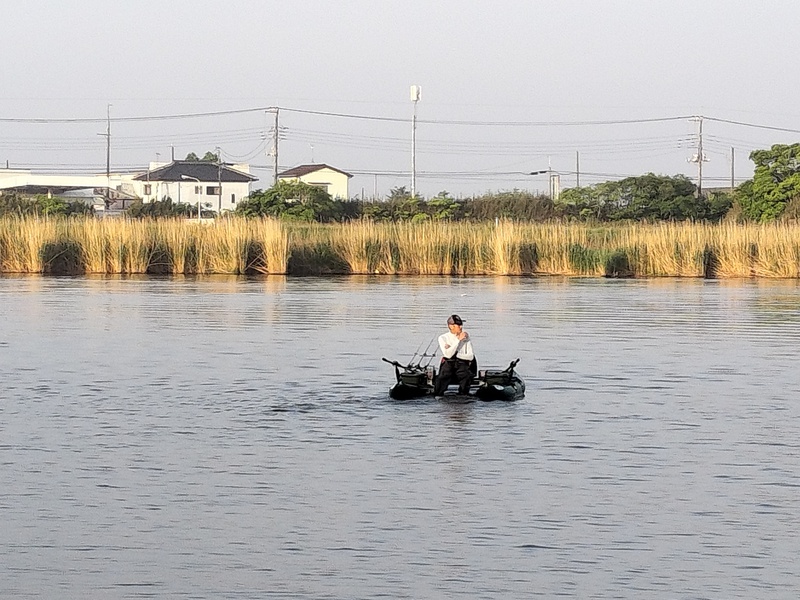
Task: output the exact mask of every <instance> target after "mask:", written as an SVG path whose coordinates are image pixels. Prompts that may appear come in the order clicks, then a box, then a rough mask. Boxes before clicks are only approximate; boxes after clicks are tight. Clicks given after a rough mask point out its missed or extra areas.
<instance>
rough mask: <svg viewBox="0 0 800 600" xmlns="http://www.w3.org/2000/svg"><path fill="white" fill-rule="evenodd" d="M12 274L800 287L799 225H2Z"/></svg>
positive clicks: (2, 249)
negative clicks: (754, 282)
mask: <svg viewBox="0 0 800 600" xmlns="http://www.w3.org/2000/svg"><path fill="white" fill-rule="evenodd" d="M0 271H2V272H6V273H108V274H117V273H121V274H133V273H185V274H193V273H202V274H211V273H232V274H245V273H263V274H269V273H274V274H278V273H282V274H284V273H290V274H324V273H362V274H364V273H376V274H398V275H405V274H424V275H527V274H554V275H555V274H560V275H589V276H603V275H607V276H638V277H660V276H678V277H704V276H705V277H791V278H797V277H800V226H799V225H793V224H772V225H736V224H722V225H707V224H691V223H663V224H655V225H641V224H632V225H609V226H593V225H586V224H575V223H514V222H511V221H504V222H500V223H497V224H493V223H481V224H474V223H430V222H427V223H418V224H413V223H373V222H369V221H360V222H352V223H345V224H335V225H319V224H286V223H283V222H280V221H276V220H273V219H261V220H258V219H256V220H245V219H220V220H218V221H216V222H214V223H212V224H202V225H201V224H197V223H195V222H193V221H187V220H177V219H175V220H158V221H140V220H100V219H93V218H87V219H37V218H4V219H0Z"/></svg>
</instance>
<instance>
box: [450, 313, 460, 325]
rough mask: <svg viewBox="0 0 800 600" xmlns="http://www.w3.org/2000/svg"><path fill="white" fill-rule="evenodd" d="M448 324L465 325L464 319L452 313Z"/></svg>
mask: <svg viewBox="0 0 800 600" xmlns="http://www.w3.org/2000/svg"><path fill="white" fill-rule="evenodd" d="M447 324H448V325H463V324H464V321H463V320H462V319H461V317H459V316H458V315H450V316H449V317H448V318H447Z"/></svg>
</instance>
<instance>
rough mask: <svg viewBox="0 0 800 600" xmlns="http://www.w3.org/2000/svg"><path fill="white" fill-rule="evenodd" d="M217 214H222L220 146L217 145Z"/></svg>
mask: <svg viewBox="0 0 800 600" xmlns="http://www.w3.org/2000/svg"><path fill="white" fill-rule="evenodd" d="M216 153H217V205H218V208H217V214H218V215H219V214H222V148H220V147H219V146H217V148H216Z"/></svg>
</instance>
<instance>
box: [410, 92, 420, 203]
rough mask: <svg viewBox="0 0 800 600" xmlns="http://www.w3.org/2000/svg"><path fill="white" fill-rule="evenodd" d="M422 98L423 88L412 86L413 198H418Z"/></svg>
mask: <svg viewBox="0 0 800 600" xmlns="http://www.w3.org/2000/svg"><path fill="white" fill-rule="evenodd" d="M420 98H422V88H421V87H420V86H418V85H412V86H411V102H413V103H414V111H413V113H412V116H411V197H412V198H415V197H416V196H417V102H419V100H420Z"/></svg>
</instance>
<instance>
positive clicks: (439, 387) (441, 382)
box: [433, 360, 453, 396]
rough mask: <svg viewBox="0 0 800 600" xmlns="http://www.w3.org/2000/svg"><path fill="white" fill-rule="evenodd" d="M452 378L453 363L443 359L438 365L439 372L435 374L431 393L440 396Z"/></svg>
mask: <svg viewBox="0 0 800 600" xmlns="http://www.w3.org/2000/svg"><path fill="white" fill-rule="evenodd" d="M452 378H453V364H452V362H451V361H449V360H443V361H442V362H441V364H440V365H439V374H438V375H437V376H436V385H434V386H433V395H434V396H441V395H442V394H444V393H445V391H446V390H447V386H448V385H450V380H451V379H452Z"/></svg>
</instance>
